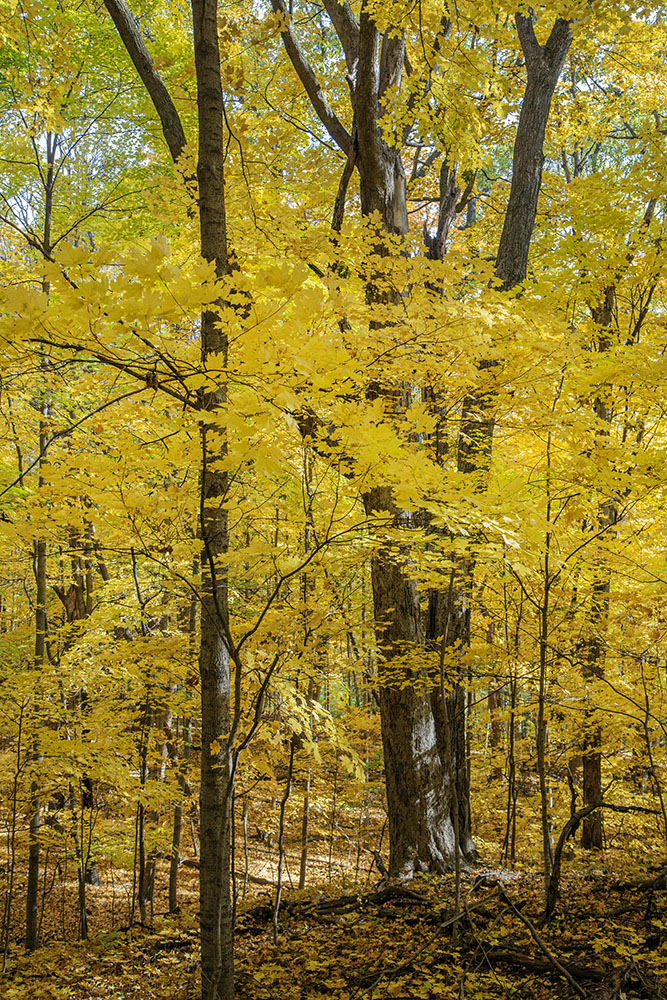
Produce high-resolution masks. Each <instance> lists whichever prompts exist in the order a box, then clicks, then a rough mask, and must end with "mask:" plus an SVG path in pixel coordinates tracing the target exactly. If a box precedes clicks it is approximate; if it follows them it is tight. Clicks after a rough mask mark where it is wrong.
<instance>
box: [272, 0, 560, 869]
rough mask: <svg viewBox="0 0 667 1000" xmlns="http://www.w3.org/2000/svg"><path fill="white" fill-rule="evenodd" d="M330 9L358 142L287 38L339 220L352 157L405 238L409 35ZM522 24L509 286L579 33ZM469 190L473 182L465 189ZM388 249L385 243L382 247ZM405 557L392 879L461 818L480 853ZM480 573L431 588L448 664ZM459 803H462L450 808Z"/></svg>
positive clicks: (388, 606)
mask: <svg viewBox="0 0 667 1000" xmlns="http://www.w3.org/2000/svg"><path fill="white" fill-rule="evenodd" d="M272 4H273V7H274V10H280V11H281V12H283V13H284V12H285V7H284V4H283V0H272ZM325 6H326V8H327V10H328V11H329V14H330V17H331V21H332V23H333V25H334V28H335V29H336V31H337V32H338V36H339V38H340V41H341V45H342V47H343V51H344V53H345V58H346V64H347V67H348V73H349V74H350V77H352V78H350V77H349V79H350V90H351V103H352V112H353V121H354V127H353V137H352V140H351V143H350V142H349V141H348V137H347V136H345V137H343V140H342V141H341V137H340V136H338V137H336V134H335V131H334V130H332V127H331V122H330V121H329V119H328V118H327V116H326V114H323V103H322V98H323V95H322V93H321V88H319V84H317V81H316V80H315V78H314V74H312V70H310V72H308V69H309V67H307V66H306V65H305V57H304V55H303V52H302V50H300V48H299V46H298V41H297V40H296V37H295V35H294V30H293V27H292V26H291V23H290V24H289V25H288V29H287V30H286V31H285V32H284V33H283V39H284V41H285V47H286V50H287V52H288V55H289V56H290V59H291V60H292V63H293V65H294V68H295V70H296V72H297V74H298V75H299V77H300V78H301V80H302V82H303V84H304V89H305V91H306V93H307V94H308V96H309V97H310V99H311V103H312V104H313V108H314V110H315V112H316V114H318V115H319V117H320V120H322V121H323V123H324V124H325V127H327V128H328V130H329V133H330V135H331V136H332V138H334V139H335V141H337V142H338V144H339V145H340V146H341V148H342V149H343V150H344V151H345V152H347V154H348V159H347V163H346V165H345V170H344V172H343V178H342V179H341V185H340V190H339V195H338V197H337V199H336V208H335V211H334V229H335V230H339V229H340V225H341V221H342V205H343V203H344V197H345V191H346V189H347V184H348V181H349V176H350V174H351V171H352V169H353V168H354V166H356V168H357V170H358V173H359V178H360V195H361V211H362V214H363V215H365V216H374V217H375V218H376V219H377V222H378V230H379V232H380V233H381V232H383V231H384V232H385V233H389V234H399V235H400V234H404V233H406V232H407V230H408V216H407V209H406V191H405V188H406V178H405V172H404V169H403V164H402V159H401V150H400V148H399V145H400V144H393V145H389V144H388V143H387V142H386V141H385V138H384V135H383V132H382V128H381V118H382V104H381V99H382V96H383V94H384V93H385V92H386V91H387V89H388V88H389V87H393V86H399V85H400V82H401V75H402V73H403V70H404V66H405V65H406V52H405V38H404V35H403V33H402V32H400V31H396V30H394V31H391V30H387V31H385V33H384V35H382V34H381V33H380V31H379V29H378V27H377V25H376V23H375V21H374V18H373V10H372V7H371V6H370V5H369V3H368V2H366V0H364V2H362V4H361V11H360V19H359V25H358V28H357V25H356V23H355V22H354V18H353V16H352V13H351V10H350V9H349V7H348V6H347V4H343V5H338V4H336V3H335V0H331V2H328V0H327V2H326V4H325ZM516 24H517V31H518V33H519V38H520V41H521V45H522V49H523V51H524V55H525V59H526V66H527V73H528V82H527V86H526V93H525V97H524V102H523V106H522V111H521V117H520V121H519V126H518V130H517V138H516V143H515V149H514V165H513V174H512V188H511V192H510V200H509V205H508V209H507V217H506V219H505V226H504V229H503V234H502V238H501V242H500V246H499V250H498V257H497V260H496V276H497V277H498V279H499V280H500V283H501V286H502V287H504V288H512V287H514V286H515V285H516V284H518V283H519V282H521V281H523V280H524V279H525V277H526V268H527V261H528V251H529V246H530V239H531V236H532V231H533V227H534V223H535V216H536V212H537V199H538V195H539V189H540V183H541V178H542V164H543V151H542V148H543V142H544V135H545V130H546V124H547V119H548V115H549V109H550V107H551V99H552V97H553V93H554V90H555V87H556V83H557V81H558V77H559V75H560V72H561V69H562V66H563V63H564V61H565V57H566V55H567V51H568V49H569V45H570V41H571V34H570V25H569V22H568V21H565V20H563V19H558V20H557V21H556V22H555V24H554V26H553V29H552V31H551V34H550V36H549V40H548V41H547V43H546V45H544V46H540V45H539V43H538V42H537V39H536V36H535V32H534V30H533V27H532V22H531V21H530V19H529V18H526V17H523V16H522V15H517V18H516ZM357 53H358V61H357V62H356V74H354V68H355V57H356V56H357ZM336 121H337V119H336ZM334 124H335V123H334ZM440 194H441V198H440V201H441V224H440V225H439V227H438V232H437V234H436V236H435V238H434V239H433V240H432V241H431V242H430V243H429V251H430V254H431V255H432V256H434V255H439V254H442V252H444V245H445V242H446V236H447V229H448V226H449V224H450V222H451V218H452V217H453V212H455V211H456V207H457V202H458V188H457V185H456V176H455V173H454V172H453V171H450V170H444V172H443V173H441V192H440ZM471 195H472V189H471V190H470V192H469V193H468V197H470V196H471ZM386 252H387V251H386V249H385V248H384V247H383V245H382V241H381V240H379V245H378V253H379V254H384V253H386ZM367 297H368V300H369V302H373V301H379V300H380V299H381V298H382V295H381V293H379V292H378V290H377V288H376V287H374V279H373V276H370V277H369V282H368V286H367ZM491 368H492V365H491V364H489V363H488V362H484V361H482V362H481V364H480V370H485V369H491ZM489 376H490V377H489V378H488V388H487V387H484V388H483V389H482V391H477V392H476V393H474V394H471V395H470V396H469V397H468V398H467V399H466V400H464V403H463V411H462V419H461V426H460V433H459V449H458V459H457V464H458V468H459V471H460V472H461V473H463V474H466V473H471V472H479V473H480V474H481V475H480V480H483V479H484V477H485V474H486V471H487V470H488V467H489V463H490V459H491V445H492V439H493V427H494V417H493V401H494V391H493V377H492V376H493V373H492V372H489ZM373 393H374V395H375V396H377V395H378V394H381V395H382V396H384V398H385V400H386V410H387V414H388V416H389V415H392V416H395V415H397V414H400V411H401V407H402V405H403V400H402V391H401V388H400V387H393V388H390V387H387V386H384V387H383V386H382V385H376V386H374V387H373ZM436 460H439V456H437V457H436ZM364 503H365V506H366V511H367V513H368V515H369V516H380V517H381V518H382V519H383V521H385V522H386V521H388V522H389V523H390V524H391V526H392V527H394V528H397V527H401V528H409V527H410V515H408V514H407V513H406V512H405V511H401V510H399V509H398V508H397V506H396V504H395V502H394V497H393V493H392V490H391V488H389V487H378V488H375V489H373V490H371V491H369V492H368V493H366V494H365V496H364ZM407 560H408V554H407V553H406V552H405V551H403V552H400V553H399V554H398V555H396V553H394V552H390V551H389V550H388V549H387V548H384V549H383V548H381V549H380V551H379V552H378V553H377V554H376V555H375V556H374V557H373V559H372V564H371V576H372V582H373V601H374V612H375V624H376V634H377V638H378V645H379V648H380V663H379V681H380V684H379V692H378V700H379V703H380V712H381V720H382V741H383V747H384V757H385V777H386V788H387V808H388V819H389V839H390V873H391V874H392V875H397V874H409V873H410V872H411V871H414V870H415V869H420V868H421V869H423V868H434V869H436V870H445V869H446V868H450V867H453V866H454V862H455V861H458V856H457V854H456V849H455V843H456V839H457V837H456V834H455V829H456V828H458V835H459V838H460V847H461V850H462V851H463V852H464V853H470V852H472V850H473V846H472V839H471V837H470V808H469V793H468V776H467V765H466V746H465V744H466V740H465V696H464V689H463V687H462V685H461V684H460V683H458V684H455V687H454V691H453V692H452V694H451V695H450V696H449V698H447V699H446V700H445V698H444V697H443V695H442V693H441V691H440V690H439V684H434V682H433V678H428V677H427V676H426V675H425V673H424V672H420V671H419V670H418V669H417V668H414V667H411V668H408V677H409V680H410V682H411V683H410V684H406V683H405V680H406V676H405V673H406V667H405V666H404V664H403V663H402V662H401V660H402V657H403V656H404V654H406V653H409V652H410V651H412V652H414V651H416V650H418V649H419V647H420V646H423V644H424V641H425V637H424V636H423V634H422V628H421V623H420V604H419V595H418V593H417V589H416V587H415V585H414V583H412V582H411V581H410V579H409V576H408V574H407V573H406V563H407ZM472 572H473V565H472V563H471V562H470V560H464V561H462V562H461V565H460V566H458V567H457V568H456V571H455V574H454V579H453V581H452V585H451V586H450V587H449V589H448V591H447V593H445V591H444V589H443V590H437V591H433V592H432V593H431V595H430V596H429V614H428V622H427V629H426V631H427V635H426V641H427V642H428V643H429V644H430V645H431V648H432V649H435V648H437V647H438V645H439V644H441V645H442V651H443V652H442V657H441V659H442V662H443V664H445V663H449V662H450V661H451V660H452V656H451V655H450V654H452V653H453V654H454V656H453V658H454V660H455V659H456V657H457V654H460V652H461V650H462V649H463V648H465V646H466V645H467V643H468V641H469V629H470V600H471V581H472ZM454 582H455V586H454ZM445 654H447V655H445ZM459 662H460V656H459ZM410 670H411V671H412V672H411V673H410ZM459 680H460V679H459ZM457 800H458V806H454V805H453V803H454V802H456V801H457ZM453 810H454V811H455V815H454V816H453V815H452V813H453Z"/></svg>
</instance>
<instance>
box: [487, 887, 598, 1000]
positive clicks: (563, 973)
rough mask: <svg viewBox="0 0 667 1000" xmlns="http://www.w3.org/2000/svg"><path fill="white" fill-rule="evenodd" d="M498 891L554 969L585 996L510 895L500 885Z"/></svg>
mask: <svg viewBox="0 0 667 1000" xmlns="http://www.w3.org/2000/svg"><path fill="white" fill-rule="evenodd" d="M498 892H499V893H500V896H501V899H503V901H504V902H505V903H506V904H507V905H508V906H509V908H510V909H511V910H512V912H513V913H514V914H515V915H516V916H517V917H518V918H519V920H520V921H521V923H522V924H524V926H525V927H527V928H528V930H529V931H530V936H531V937H532V939H533V941H534V942H535V944H536V945H537V947H538V948H539V949H540V951H541V952H542V953H543V954H544V955H546V957H547V958H548V959H549V961H550V962H551V964H552V965H553V967H554V969H555V970H556V971H557V972H558V973H559V974H560V975H561V976H563V978H564V979H566V980H567V981H568V983H569V984H570V986H571V987H572V989H573V990H574V991H575V992H576V993H578V994H579V996H580V997H585V996H586V994H585V993H584V991H583V990H582V988H581V987H580V986H579V985H578V984H577V983H576V982H575V980H574V978H573V976H572V975H571V974H570V973H569V972H568V970H567V969H566V968H565V966H564V965H562V964H561V963H560V962H559V961H558V959H557V958H556V956H555V955H552V954H551V952H550V951H549V949H548V948H547V946H546V945H545V943H544V941H543V940H542V938H541V937H540V935H539V934H538V933H537V929H536V927H535V924H534V923H533V922H532V920H530V919H529V918H528V917H527V916H526V915H525V914H523V913H522V912H521V910H520V909H519V908H518V907H516V906H515V905H514V903H513V902H512V900H511V899H510V897H509V896H508V894H507V893H506V892H505V890H504V889H503V887H502V886H498Z"/></svg>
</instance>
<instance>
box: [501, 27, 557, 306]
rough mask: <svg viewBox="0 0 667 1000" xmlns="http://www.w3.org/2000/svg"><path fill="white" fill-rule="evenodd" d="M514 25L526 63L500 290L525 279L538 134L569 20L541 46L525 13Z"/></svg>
mask: <svg viewBox="0 0 667 1000" xmlns="http://www.w3.org/2000/svg"><path fill="white" fill-rule="evenodd" d="M515 24H516V30H517V34H518V35H519V41H520V42H521V48H522V50H523V54H524V58H525V61H526V73H527V82H526V90H525V93H524V97H523V102H522V105H521V114H520V116H519V124H518V127H517V133H516V140H515V142H514V153H513V158H512V185H511V188H510V197H509V202H508V205H507V212H506V214H505V222H504V225H503V231H502V235H501V237H500V244H499V246H498V256H497V259H496V276H497V277H498V278H499V279H500V281H501V283H502V286H503V288H505V289H510V288H513V287H514V286H515V285H518V284H520V283H521V282H522V281H524V280H525V278H526V273H527V270H528V252H529V250H530V242H531V239H532V235H533V229H534V227H535V217H536V215H537V201H538V197H539V193H540V187H541V185H542V167H543V165H544V152H543V147H544V136H545V134H546V128H547V121H548V119H549V111H550V110H551V101H552V98H553V95H554V91H555V89H556V84H557V83H558V79H559V77H560V74H561V72H562V69H563V66H564V64H565V59H566V57H567V53H568V51H569V49H570V44H571V42H572V30H571V22H570V21H566V20H565V19H563V18H560V17H559V18H558V19H557V20H556V21H555V22H554V26H553V28H552V29H551V33H550V35H549V38H548V40H547V42H546V44H545V45H540V44H539V42H538V41H537V38H536V36H535V30H534V28H533V22H532V20H531V18H530V17H525V16H524V15H523V14H517V15H516V17H515Z"/></svg>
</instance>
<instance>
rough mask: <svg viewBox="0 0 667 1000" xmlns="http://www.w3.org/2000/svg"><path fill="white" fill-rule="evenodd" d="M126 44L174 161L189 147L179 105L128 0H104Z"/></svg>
mask: <svg viewBox="0 0 667 1000" xmlns="http://www.w3.org/2000/svg"><path fill="white" fill-rule="evenodd" d="M104 6H105V7H106V9H107V10H108V11H109V14H110V15H111V18H112V20H113V23H114V24H115V25H116V29H117V31H118V34H119V35H120V37H121V40H122V42H123V45H124V46H125V48H126V49H127V52H128V55H129V56H130V59H131V60H132V62H133V63H134V68H135V69H136V71H137V73H138V74H139V76H140V77H141V80H142V82H143V84H144V86H145V88H146V90H147V91H148V95H149V97H150V99H151V101H152V102H153V106H154V108H155V110H156V111H157V113H158V116H159V118H160V122H161V124H162V132H163V133H164V138H165V141H166V143H167V146H168V147H169V152H170V153H171V156H172V159H173V161H174V163H175V162H176V160H178V158H179V156H180V155H181V153H182V152H183V149H184V148H185V141H186V140H185V132H184V130H183V125H182V123H181V119H180V116H179V114H178V111H177V110H176V106H175V105H174V102H173V101H172V99H171V95H170V94H169V91H168V90H167V88H166V86H165V82H164V80H163V79H162V77H161V76H160V74H159V73H158V71H157V70H156V69H155V67H154V65H153V60H152V58H151V55H150V52H149V51H148V49H147V48H146V43H145V42H144V40H143V38H142V35H141V32H140V31H139V28H138V27H137V23H136V21H135V19H134V17H133V15H132V12H131V11H130V9H129V7H128V6H127V4H126V3H125V0H104Z"/></svg>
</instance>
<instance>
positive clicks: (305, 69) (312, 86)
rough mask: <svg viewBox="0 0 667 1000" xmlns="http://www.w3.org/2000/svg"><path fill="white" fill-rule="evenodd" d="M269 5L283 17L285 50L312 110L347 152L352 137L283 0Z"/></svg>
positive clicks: (272, 0)
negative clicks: (331, 99)
mask: <svg viewBox="0 0 667 1000" xmlns="http://www.w3.org/2000/svg"><path fill="white" fill-rule="evenodd" d="M271 6H272V7H273V10H274V12H275V13H276V14H282V15H283V17H284V19H285V27H284V28H283V30H282V31H281V36H282V40H283V43H284V45H285V51H286V52H287V55H288V56H289V58H290V62H291V63H292V66H293V67H294V71H295V72H296V75H297V76H298V77H299V79H300V80H301V83H302V84H303V88H304V90H305V91H306V94H307V95H308V98H309V100H310V103H311V104H312V106H313V111H314V112H315V114H316V115H317V117H318V118H319V119H320V121H321V122H322V124H323V125H324V127H325V129H326V130H327V132H328V133H329V135H330V136H331V138H332V139H333V141H334V142H335V143H336V145H337V146H339V147H340V148H341V149H342V150H343V152H344V153H348V152H349V149H350V144H351V142H352V139H351V137H350V133H349V132H348V131H347V129H346V128H345V126H344V125H343V124H342V122H341V121H340V119H339V118H338V116H337V114H336V112H335V111H334V109H333V108H332V107H331V105H330V104H329V101H328V99H327V96H326V94H325V93H324V91H323V90H322V87H321V85H320V82H319V80H318V79H317V77H316V76H315V71H314V70H313V67H312V66H311V65H310V63H309V62H308V59H307V57H306V53H305V52H304V50H303V48H302V47H301V44H300V42H299V40H298V38H297V37H296V33H295V31H294V25H293V23H292V18H291V17H290V15H289V13H288V11H287V7H286V6H285V4H284V2H283V0H271Z"/></svg>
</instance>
